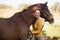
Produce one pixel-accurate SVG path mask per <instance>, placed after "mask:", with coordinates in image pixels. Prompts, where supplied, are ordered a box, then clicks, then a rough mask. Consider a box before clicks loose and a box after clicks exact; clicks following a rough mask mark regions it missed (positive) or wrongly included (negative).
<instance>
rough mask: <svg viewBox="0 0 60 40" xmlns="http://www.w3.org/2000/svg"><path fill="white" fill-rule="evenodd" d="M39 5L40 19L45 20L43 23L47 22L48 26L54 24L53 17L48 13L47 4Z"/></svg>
mask: <svg viewBox="0 0 60 40" xmlns="http://www.w3.org/2000/svg"><path fill="white" fill-rule="evenodd" d="M40 5H41V7H40V8H41V10H40V13H41V17H42V18H44V19H45V21H48V22H49V23H50V24H51V23H53V22H54V18H53V15H52V14H51V13H50V11H49V9H48V6H47V2H46V3H45V4H40Z"/></svg>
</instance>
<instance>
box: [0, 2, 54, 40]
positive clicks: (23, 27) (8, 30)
mask: <svg viewBox="0 0 60 40" xmlns="http://www.w3.org/2000/svg"><path fill="white" fill-rule="evenodd" d="M46 4H47V3H45V4H41V3H38V4H34V5H31V6H29V7H28V8H26V9H24V10H23V11H21V12H17V13H15V14H14V15H13V16H12V17H10V18H0V40H27V36H28V33H29V28H30V25H31V24H32V21H33V19H34V17H35V12H36V11H37V10H39V11H40V12H41V14H43V13H45V14H46V15H47V17H48V18H46V17H44V18H45V19H47V20H49V22H50V20H53V19H54V18H53V17H52V14H51V13H50V11H49V10H48V8H45V6H47V5H46ZM43 6H44V7H43ZM42 8H45V9H42ZM43 10H44V11H43ZM45 11H46V12H45ZM50 14H51V15H50ZM41 17H43V16H41ZM52 22H53V21H52Z"/></svg>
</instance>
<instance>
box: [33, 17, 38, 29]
mask: <svg viewBox="0 0 60 40" xmlns="http://www.w3.org/2000/svg"><path fill="white" fill-rule="evenodd" d="M36 20H37V19H36V17H34V19H33V21H32V26H33V29H34V24H35V22H36Z"/></svg>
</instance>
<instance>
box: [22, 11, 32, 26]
mask: <svg viewBox="0 0 60 40" xmlns="http://www.w3.org/2000/svg"><path fill="white" fill-rule="evenodd" d="M27 13H28V14H27V15H24V14H23V13H22V14H23V15H21V17H22V19H23V20H24V22H25V23H26V24H27V25H28V26H30V25H31V23H32V21H33V17H31V16H29V14H30V13H31V12H27Z"/></svg>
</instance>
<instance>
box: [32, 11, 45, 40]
mask: <svg viewBox="0 0 60 40" xmlns="http://www.w3.org/2000/svg"><path fill="white" fill-rule="evenodd" d="M35 14H36V15H35V16H36V17H35V18H36V19H37V20H36V22H35V23H34V25H33V30H32V31H31V32H32V34H33V35H34V37H35V40H44V36H43V34H42V26H43V21H42V19H41V18H40V15H41V14H40V12H39V11H38V10H37V11H36V13H35Z"/></svg>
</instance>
